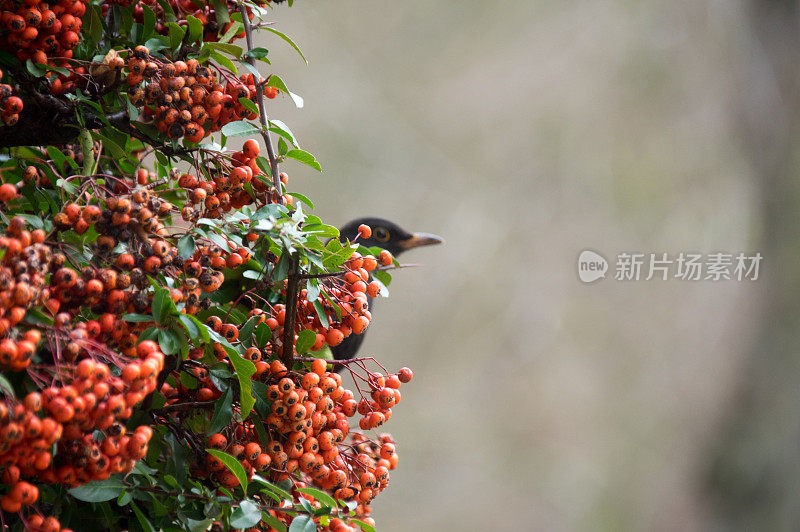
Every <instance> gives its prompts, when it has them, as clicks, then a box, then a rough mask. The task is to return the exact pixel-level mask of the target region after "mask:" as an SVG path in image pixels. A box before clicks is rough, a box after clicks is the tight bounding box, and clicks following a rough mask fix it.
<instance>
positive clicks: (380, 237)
mask: <svg viewBox="0 0 800 532" xmlns="http://www.w3.org/2000/svg"><path fill="white" fill-rule="evenodd" d="M372 236H373V237H375V240H377V241H378V242H386V241H387V240H389V231H388V230H387V229H386V228H385V227H376V228H375V229H374V230H373V231H372Z"/></svg>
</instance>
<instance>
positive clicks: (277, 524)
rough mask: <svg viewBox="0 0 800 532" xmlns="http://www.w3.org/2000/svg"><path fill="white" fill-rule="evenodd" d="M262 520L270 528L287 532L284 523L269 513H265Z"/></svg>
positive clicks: (279, 531)
mask: <svg viewBox="0 0 800 532" xmlns="http://www.w3.org/2000/svg"><path fill="white" fill-rule="evenodd" d="M261 520H262V521H264V522H265V523H267V524H268V525H269V526H271V527H272V528H274V529H275V530H277V531H278V532H286V525H285V524H283V521H281V520H280V519H278V518H277V517H275V516H274V515H272V514H269V513H267V512H263V513H262V514H261Z"/></svg>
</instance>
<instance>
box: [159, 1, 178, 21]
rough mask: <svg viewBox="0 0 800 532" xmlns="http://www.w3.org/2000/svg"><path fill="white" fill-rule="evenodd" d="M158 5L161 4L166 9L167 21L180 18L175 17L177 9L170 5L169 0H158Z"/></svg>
mask: <svg viewBox="0 0 800 532" xmlns="http://www.w3.org/2000/svg"><path fill="white" fill-rule="evenodd" d="M158 5H160V6H161V9H163V10H164V16H165V17H166V19H167V21H169V22H176V21H177V20H178V19H177V18H176V17H175V11H173V9H172V6H171V5H169V2H167V0H158Z"/></svg>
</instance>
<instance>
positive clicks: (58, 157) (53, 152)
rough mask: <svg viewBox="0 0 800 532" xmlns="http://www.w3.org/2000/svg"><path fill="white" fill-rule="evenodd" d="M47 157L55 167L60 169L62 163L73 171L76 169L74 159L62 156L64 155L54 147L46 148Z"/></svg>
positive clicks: (76, 165) (76, 164)
mask: <svg viewBox="0 0 800 532" xmlns="http://www.w3.org/2000/svg"><path fill="white" fill-rule="evenodd" d="M47 155H48V156H49V157H50V158H51V159H53V161H55V163H56V165H57V166H58V167H59V169H60V168H62V167H63V166H64V163H67V164H69V165H70V166H71V167H72V169H73V170H77V169H78V163H76V162H75V160H74V159H71V158H69V157H67V156H66V155H64V153H63V152H62V151H61V150H59V149H58V148H56V147H55V146H48V147H47Z"/></svg>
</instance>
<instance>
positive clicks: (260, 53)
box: [244, 46, 269, 59]
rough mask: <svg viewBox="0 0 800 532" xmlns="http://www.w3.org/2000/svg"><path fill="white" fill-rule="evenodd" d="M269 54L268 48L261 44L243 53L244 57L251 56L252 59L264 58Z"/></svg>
mask: <svg viewBox="0 0 800 532" xmlns="http://www.w3.org/2000/svg"><path fill="white" fill-rule="evenodd" d="M267 54H269V50H267V49H266V48H264V47H263V46H259V47H258V48H253V49H252V50H248V51H246V52H245V53H244V57H245V58H248V57H252V58H253V59H264V58H265V57H267Z"/></svg>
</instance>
